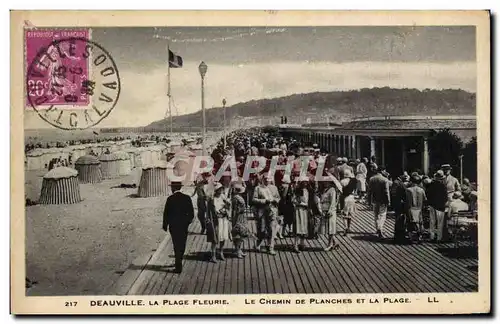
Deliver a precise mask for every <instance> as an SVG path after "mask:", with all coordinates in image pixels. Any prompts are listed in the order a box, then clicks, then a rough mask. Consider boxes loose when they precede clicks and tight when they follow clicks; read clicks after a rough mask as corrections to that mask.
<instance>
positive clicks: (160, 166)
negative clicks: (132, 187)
mask: <svg viewBox="0 0 500 324" xmlns="http://www.w3.org/2000/svg"><path fill="white" fill-rule="evenodd" d="M138 195H139V197H143V198H147V197H157V196H167V195H168V176H167V163H165V162H164V161H161V162H158V163H156V164H155V165H148V166H144V167H143V168H142V174H141V180H140V182H139V190H138Z"/></svg>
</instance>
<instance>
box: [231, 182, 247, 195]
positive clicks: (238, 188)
mask: <svg viewBox="0 0 500 324" xmlns="http://www.w3.org/2000/svg"><path fill="white" fill-rule="evenodd" d="M233 189H234V191H236V192H237V193H240V194H241V193H244V192H245V187H244V186H243V185H242V184H241V183H239V182H235V183H234V184H233Z"/></svg>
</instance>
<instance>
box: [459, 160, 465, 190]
mask: <svg viewBox="0 0 500 324" xmlns="http://www.w3.org/2000/svg"><path fill="white" fill-rule="evenodd" d="M458 158H459V159H460V184H463V183H464V164H463V158H464V156H463V155H460V156H459V157H458Z"/></svg>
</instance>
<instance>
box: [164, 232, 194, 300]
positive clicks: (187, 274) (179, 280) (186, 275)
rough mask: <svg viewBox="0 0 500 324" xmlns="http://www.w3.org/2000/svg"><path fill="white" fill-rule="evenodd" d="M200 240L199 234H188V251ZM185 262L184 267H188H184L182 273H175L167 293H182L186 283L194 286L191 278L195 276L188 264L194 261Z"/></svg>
mask: <svg viewBox="0 0 500 324" xmlns="http://www.w3.org/2000/svg"><path fill="white" fill-rule="evenodd" d="M199 241H200V237H199V236H198V235H193V234H190V235H188V241H187V244H186V251H191V250H192V248H193V246H194V247H196V243H199ZM184 263H185V265H184V267H185V268H186V269H185V270H184V269H183V271H182V273H180V274H177V273H174V274H173V278H172V281H171V282H170V284H169V285H168V286H167V289H166V290H165V295H178V294H180V291H181V289H182V286H183V285H184V284H191V286H192V283H190V280H191V278H192V277H193V273H192V267H191V269H190V270H191V271H189V268H190V267H189V266H188V264H192V262H184ZM184 267H183V268H184ZM186 270H187V271H186Z"/></svg>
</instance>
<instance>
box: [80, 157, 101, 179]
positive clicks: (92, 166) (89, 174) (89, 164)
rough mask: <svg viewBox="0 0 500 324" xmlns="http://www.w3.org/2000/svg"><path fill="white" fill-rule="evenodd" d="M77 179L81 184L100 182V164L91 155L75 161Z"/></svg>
mask: <svg viewBox="0 0 500 324" xmlns="http://www.w3.org/2000/svg"><path fill="white" fill-rule="evenodd" d="M75 169H76V171H78V179H79V180H80V182H81V183H98V182H101V181H102V172H101V162H100V161H99V160H98V159H97V158H96V157H95V156H93V155H84V156H81V157H79V158H78V159H77V160H76V161H75Z"/></svg>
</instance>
